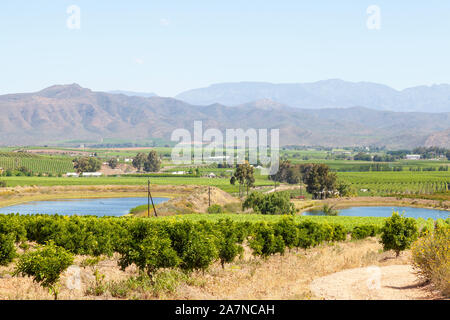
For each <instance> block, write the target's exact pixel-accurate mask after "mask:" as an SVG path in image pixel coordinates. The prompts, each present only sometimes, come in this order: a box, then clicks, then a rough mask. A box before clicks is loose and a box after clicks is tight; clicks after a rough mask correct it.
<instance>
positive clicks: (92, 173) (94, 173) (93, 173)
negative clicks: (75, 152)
mask: <svg viewBox="0 0 450 320" xmlns="http://www.w3.org/2000/svg"><path fill="white" fill-rule="evenodd" d="M102 174H103V173H101V172H83V173H82V174H81V175H82V176H83V177H100V176H101V175H102Z"/></svg>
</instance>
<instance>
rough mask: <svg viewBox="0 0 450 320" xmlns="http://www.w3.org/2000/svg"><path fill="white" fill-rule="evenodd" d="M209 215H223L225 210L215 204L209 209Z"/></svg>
mask: <svg viewBox="0 0 450 320" xmlns="http://www.w3.org/2000/svg"><path fill="white" fill-rule="evenodd" d="M208 213H223V208H222V206H220V205H218V204H213V205H212V206H210V207H209V208H208Z"/></svg>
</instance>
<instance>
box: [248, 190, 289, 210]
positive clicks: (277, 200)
mask: <svg viewBox="0 0 450 320" xmlns="http://www.w3.org/2000/svg"><path fill="white" fill-rule="evenodd" d="M249 208H252V209H253V211H254V212H255V213H261V214H294V213H295V207H294V204H293V203H291V201H290V198H289V195H288V194H286V193H281V192H280V193H279V192H272V193H269V194H262V193H259V192H253V193H252V194H250V195H249V196H248V197H247V199H245V201H244V203H243V204H242V209H243V210H245V209H249Z"/></svg>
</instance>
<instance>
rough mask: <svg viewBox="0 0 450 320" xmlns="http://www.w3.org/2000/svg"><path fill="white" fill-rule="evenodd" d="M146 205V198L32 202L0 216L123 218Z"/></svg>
mask: <svg viewBox="0 0 450 320" xmlns="http://www.w3.org/2000/svg"><path fill="white" fill-rule="evenodd" d="M167 200H168V199H167V198H153V202H154V203H155V205H156V204H158V203H162V202H165V201H167ZM146 204H147V198H146V197H135V198H107V199H68V200H56V201H33V202H27V203H23V204H19V205H14V206H9V207H3V208H0V214H8V213H19V214H22V215H24V214H59V215H67V216H71V215H79V216H86V215H92V216H99V217H102V216H123V215H125V214H128V213H129V212H130V209H132V208H134V207H137V206H140V205H146Z"/></svg>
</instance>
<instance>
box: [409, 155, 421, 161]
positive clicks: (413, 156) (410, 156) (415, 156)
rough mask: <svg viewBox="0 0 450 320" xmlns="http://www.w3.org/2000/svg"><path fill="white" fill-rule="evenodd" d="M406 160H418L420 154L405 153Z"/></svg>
mask: <svg viewBox="0 0 450 320" xmlns="http://www.w3.org/2000/svg"><path fill="white" fill-rule="evenodd" d="M406 160H420V154H407V155H406Z"/></svg>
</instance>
